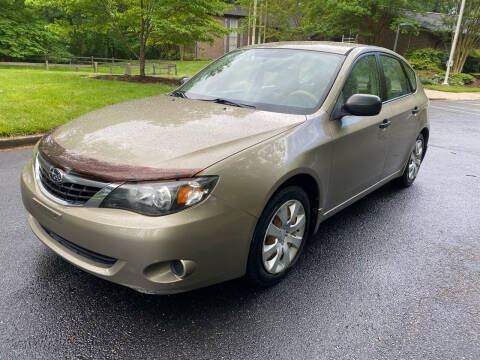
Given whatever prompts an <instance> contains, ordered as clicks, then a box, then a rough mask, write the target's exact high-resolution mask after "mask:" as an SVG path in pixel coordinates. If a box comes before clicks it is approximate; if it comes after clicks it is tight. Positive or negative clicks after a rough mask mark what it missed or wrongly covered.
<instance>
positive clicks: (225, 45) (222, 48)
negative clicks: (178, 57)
mask: <svg viewBox="0 0 480 360" xmlns="http://www.w3.org/2000/svg"><path fill="white" fill-rule="evenodd" d="M246 16H247V15H246V14H245V13H244V12H243V10H242V9H241V8H240V7H239V6H235V7H234V8H233V9H231V10H227V11H225V12H224V13H223V16H219V17H217V21H219V22H221V23H223V25H224V26H225V27H226V28H228V29H235V28H239V27H240V20H241V19H243V18H244V17H246ZM245 45H248V38H247V34H245V33H243V32H232V33H230V34H229V35H224V36H223V38H216V39H215V43H214V44H213V45H210V44H209V43H204V42H198V43H196V44H195V57H196V58H197V59H217V58H219V57H221V56H223V55H225V54H226V53H228V52H230V51H232V50H235V49H238V48H240V47H242V46H245Z"/></svg>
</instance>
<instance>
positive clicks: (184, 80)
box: [180, 77, 190, 85]
mask: <svg viewBox="0 0 480 360" xmlns="http://www.w3.org/2000/svg"><path fill="white" fill-rule="evenodd" d="M188 80H190V78H189V77H183V78H181V79H180V84H181V85H183V84H185V83H186V82H187V81H188Z"/></svg>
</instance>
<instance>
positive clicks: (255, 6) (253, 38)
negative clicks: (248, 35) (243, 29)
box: [251, 0, 257, 45]
mask: <svg viewBox="0 0 480 360" xmlns="http://www.w3.org/2000/svg"><path fill="white" fill-rule="evenodd" d="M256 27H257V0H253V27H252V42H251V44H252V45H255V40H256V39H255V30H256Z"/></svg>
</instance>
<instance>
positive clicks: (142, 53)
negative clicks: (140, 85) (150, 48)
mask: <svg viewBox="0 0 480 360" xmlns="http://www.w3.org/2000/svg"><path fill="white" fill-rule="evenodd" d="M138 60H139V61H140V76H145V42H144V41H143V39H142V41H140V52H139V54H138Z"/></svg>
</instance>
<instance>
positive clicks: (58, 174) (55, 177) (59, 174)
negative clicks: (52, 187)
mask: <svg viewBox="0 0 480 360" xmlns="http://www.w3.org/2000/svg"><path fill="white" fill-rule="evenodd" d="M49 176H50V180H52V181H53V182H54V183H57V184H60V183H61V182H62V181H63V171H61V170H60V169H57V168H51V169H50V172H49Z"/></svg>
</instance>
